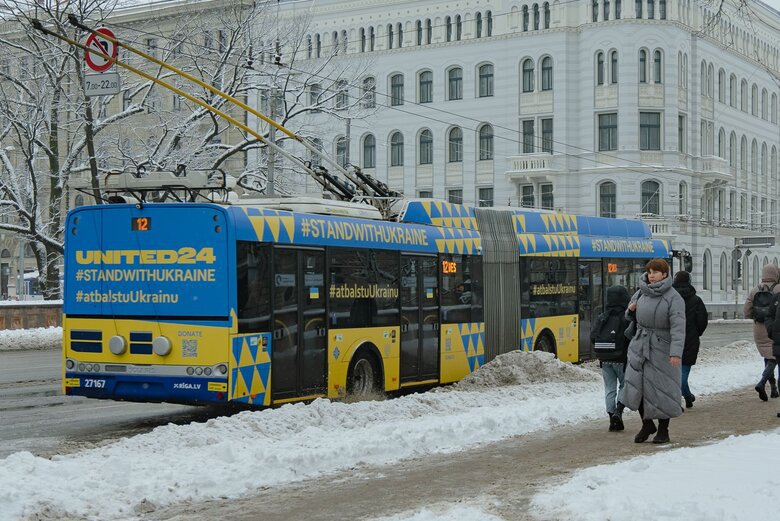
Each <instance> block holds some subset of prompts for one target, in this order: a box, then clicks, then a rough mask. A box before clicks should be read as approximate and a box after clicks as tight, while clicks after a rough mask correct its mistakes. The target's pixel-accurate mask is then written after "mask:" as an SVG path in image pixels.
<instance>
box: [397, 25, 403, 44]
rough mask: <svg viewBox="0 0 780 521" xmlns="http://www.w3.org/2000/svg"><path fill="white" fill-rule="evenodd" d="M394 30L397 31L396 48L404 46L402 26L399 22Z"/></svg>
mask: <svg viewBox="0 0 780 521" xmlns="http://www.w3.org/2000/svg"><path fill="white" fill-rule="evenodd" d="M396 32H397V33H398V48H399V49H400V48H401V47H403V46H404V27H403V25H401V24H400V23H399V24H398V26H397V27H396Z"/></svg>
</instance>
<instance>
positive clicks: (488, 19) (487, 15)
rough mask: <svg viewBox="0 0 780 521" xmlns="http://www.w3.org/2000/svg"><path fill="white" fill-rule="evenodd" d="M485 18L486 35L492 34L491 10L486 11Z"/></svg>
mask: <svg viewBox="0 0 780 521" xmlns="http://www.w3.org/2000/svg"><path fill="white" fill-rule="evenodd" d="M485 18H486V19H487V35H488V36H493V12H492V11H488V12H486V13H485Z"/></svg>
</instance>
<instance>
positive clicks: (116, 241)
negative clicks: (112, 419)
mask: <svg viewBox="0 0 780 521" xmlns="http://www.w3.org/2000/svg"><path fill="white" fill-rule="evenodd" d="M126 175H128V176H129V174H126ZM185 181H187V182H192V180H191V179H190V180H186V178H185V179H182V178H177V179H176V180H175V184H176V186H181V185H182V183H185ZM145 182H146V181H145ZM196 184H197V183H196ZM115 199H116V198H115ZM195 199H196V197H191V198H190V199H189V200H187V201H185V202H163V203H147V202H144V201H143V197H141V198H139V199H138V200H137V201H134V203H133V204H127V203H118V204H105V205H97V206H85V207H79V208H76V209H74V210H72V211H71V212H70V213H69V214H68V218H67V242H66V248H65V251H66V262H65V273H66V279H65V301H64V318H63V331H64V342H63V345H64V379H63V386H64V392H65V393H66V394H69V395H79V396H88V397H92V398H103V399H115V400H132V401H151V402H160V401H164V402H174V403H189V404H206V403H242V404H251V405H255V406H273V405H278V404H282V403H287V402H293V401H301V400H311V399H314V398H317V397H328V398H339V397H343V396H344V395H350V394H354V395H357V396H362V395H371V394H374V393H382V392H392V391H397V390H400V389H402V388H407V387H413V386H421V387H422V386H430V385H435V384H441V383H447V382H454V381H457V380H459V379H461V378H463V377H464V376H466V375H468V374H469V373H470V372H472V371H474V370H475V369H476V368H478V367H479V366H481V365H482V364H483V363H485V362H487V361H489V360H490V359H492V358H494V357H495V356H497V355H498V354H501V353H504V352H508V351H511V350H517V349H523V350H527V351H530V350H534V349H541V350H545V351H550V352H553V353H555V354H556V355H557V356H558V357H559V358H560V359H562V360H568V361H577V360H579V359H581V358H584V357H588V356H589V354H590V353H589V349H590V347H589V342H588V341H587V336H588V330H589V329H590V321H591V319H593V318H594V317H595V316H596V314H597V313H598V312H600V311H601V308H602V306H603V299H604V288H606V287H607V286H608V285H610V284H614V283H621V284H624V285H626V286H627V287H629V289H631V288H633V287H635V285H636V278H637V277H638V276H639V274H641V271H642V266H643V264H644V262H645V261H646V260H647V259H650V258H653V257H664V258H668V257H670V255H671V250H670V245H669V244H668V242H666V241H662V240H657V239H653V238H652V237H651V235H650V230H649V228H648V226H647V225H645V224H644V223H642V222H641V221H636V220H623V219H606V218H597V217H578V216H573V215H565V214H559V213H539V212H532V211H523V210H520V209H514V208H512V209H488V208H484V209H483V208H470V207H466V206H462V205H456V204H449V203H445V202H441V201H435V200H430V199H428V200H408V201H404V202H403V208H402V209H401V210H400V212H399V214H398V217H397V218H396V219H395V220H392V221H389V220H383V219H382V218H381V216H380V214H379V212H377V211H376V210H375V209H373V208H372V207H370V206H368V205H365V204H356V203H346V202H340V201H329V200H318V199H297V200H296V199H289V200H279V199H276V200H262V199H255V200H247V201H242V200H239V201H238V202H236V203H233V204H228V203H212V202H193V201H194V200H195Z"/></svg>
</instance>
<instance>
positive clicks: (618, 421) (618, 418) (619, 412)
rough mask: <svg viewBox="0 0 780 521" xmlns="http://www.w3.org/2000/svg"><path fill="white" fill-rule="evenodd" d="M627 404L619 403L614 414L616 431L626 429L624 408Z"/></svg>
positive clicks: (613, 419)
mask: <svg viewBox="0 0 780 521" xmlns="http://www.w3.org/2000/svg"><path fill="white" fill-rule="evenodd" d="M625 408H626V406H625V405H623V404H622V403H620V402H618V403H617V408H616V409H615V413H614V414H613V415H612V421H614V422H615V430H616V431H622V430H623V429H625V428H626V427H625V425H623V409H625Z"/></svg>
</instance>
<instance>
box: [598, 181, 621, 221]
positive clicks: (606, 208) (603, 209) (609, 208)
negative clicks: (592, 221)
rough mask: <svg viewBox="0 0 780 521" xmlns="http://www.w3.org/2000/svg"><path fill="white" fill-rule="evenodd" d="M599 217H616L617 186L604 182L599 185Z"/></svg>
mask: <svg viewBox="0 0 780 521" xmlns="http://www.w3.org/2000/svg"><path fill="white" fill-rule="evenodd" d="M599 217H611V218H614V217H617V186H616V185H615V183H612V182H606V183H601V185H599Z"/></svg>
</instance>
